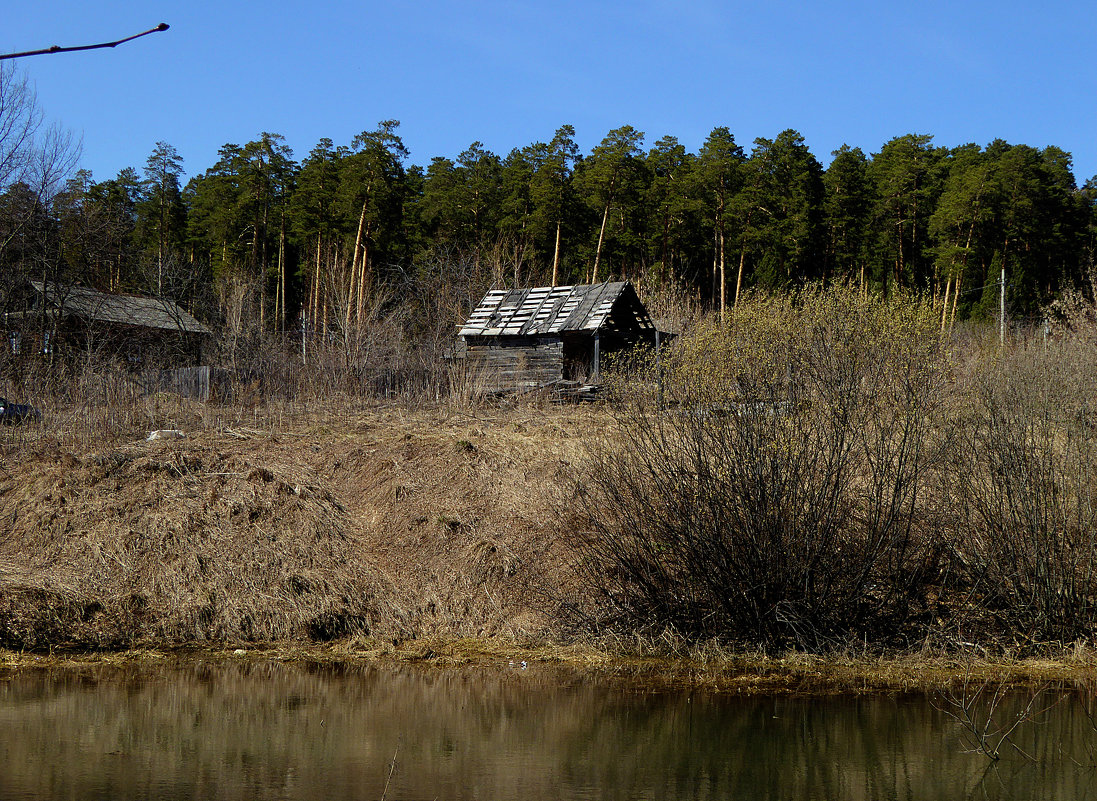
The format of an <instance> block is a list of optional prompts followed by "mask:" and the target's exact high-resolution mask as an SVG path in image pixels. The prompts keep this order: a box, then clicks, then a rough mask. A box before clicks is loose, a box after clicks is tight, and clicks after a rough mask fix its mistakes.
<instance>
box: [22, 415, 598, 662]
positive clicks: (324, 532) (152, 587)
mask: <svg viewBox="0 0 1097 801" xmlns="http://www.w3.org/2000/svg"><path fill="white" fill-rule="evenodd" d="M149 402H150V403H151V404H155V405H154V407H153V408H152V410H151V412H150V417H149V419H150V422H151V421H154V422H155V424H156V425H157V427H165V428H168V427H170V428H179V429H181V430H183V431H185V432H186V437H185V438H183V439H179V440H167V441H159V442H146V441H145V440H144V438H143V437H144V434H145V433H146V429H144V427H141V428H139V429H137V430H136V431H126V430H124V429H114V430H111V429H109V428H107V429H105V430H104V432H103V434H102V435H101V436H100V437H99V438H97V439H95V440H92V439H90V438H88V439H78V440H75V441H74V440H70V439H68V438H67V437H66V436H65V434H64V432H63V431H59V430H58V429H57V428H53V427H51V426H50V425H49V422H48V418H47V423H46V424H44V425H43V426H41V427H39V428H30V429H20V430H18V431H17V432H13V433H11V434H9V435H8V437H9V438H8V442H7V444H8V446H9V447H7V448H6V449H5V461H4V470H3V471H2V472H0V520H4V521H5V525H4V528H3V529H2V530H0V565H3V567H0V643H2V644H5V645H7V646H9V647H15V648H36V649H44V648H48V647H51V646H62V645H69V646H76V647H92V648H120V647H132V646H135V645H141V644H155V645H157V646H164V647H171V646H177V645H184V644H191V643H201V642H224V643H240V642H270V641H297V642H300V641H307V640H330V639H333V638H340V637H348V636H352V635H360V636H367V635H370V636H374V637H378V638H383V640H384V641H395V642H397V643H399V642H401V641H403V640H409V639H414V638H424V637H445V638H460V637H485V636H495V635H504V636H507V637H510V638H513V639H516V640H521V639H528V638H534V637H544V636H547V635H549V634H551V633H553V632H555V631H557V629H558V627H559V622H558V621H559V616H558V615H556V613H555V609H554V608H553V606H554V604H558V603H559V598H560V597H561V594H562V593H564V592H566V591H567V589H568V587H569V582H574V578H573V577H572V576H571V575H570V574H569V572H568V568H567V561H566V560H565V559H564V558H563V557H564V554H563V550H562V544H561V538H560V537H558V536H557V534H558V533H559V530H560V528H561V521H560V519H559V514H560V513H559V509H560V508H561V507H562V506H565V505H566V504H565V500H566V495H567V493H568V492H570V491H571V490H570V488H571V477H572V475H573V471H574V469H575V465H576V464H577V463H578V462H579V461H581V460H582V458H583V454H584V450H585V446H584V445H583V442H584V441H585V440H587V439H589V438H590V437H591V436H593V435H594V434H595V432H597V431H599V430H600V429H601V428H602V427H603V425H604V421H603V420H602V419H601V413H600V412H598V411H597V410H590V409H574V408H570V409H566V410H561V409H557V408H553V407H546V408H537V407H534V408H530V407H523V408H518V409H511V410H500V409H472V410H467V411H459V410H456V409H454V408H442V407H438V408H434V409H421V410H409V409H407V408H402V407H396V406H391V407H386V406H373V407H372V408H366V407H364V406H361V405H354V404H351V403H350V402H344V403H340V404H338V405H336V404H330V405H328V406H326V407H316V406H313V407H311V408H309V409H308V410H307V411H305V412H300V413H295V410H294V409H292V408H291V407H287V406H280V405H267V406H264V407H256V408H254V409H251V410H246V409H241V408H239V407H218V406H214V405H202V404H193V403H188V402H185V401H179V400H177V399H172V398H170V396H161V397H158V398H153V399H151V400H150V401H149ZM5 433H6V434H7V433H8V432H5ZM14 437H18V442H17V443H15V442H13V439H14ZM15 444H17V445H18V447H13V446H14V445H15Z"/></svg>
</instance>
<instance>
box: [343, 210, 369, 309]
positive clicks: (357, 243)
mask: <svg viewBox="0 0 1097 801" xmlns="http://www.w3.org/2000/svg"><path fill="white" fill-rule="evenodd" d="M367 197H368V195H367ZM365 226H366V203H362V213H361V214H360V215H358V233H357V234H356V235H355V237H354V258H353V259H352V260H351V263H350V289H349V292H348V294H347V319H346V327H347V330H350V316H351V311H352V310H353V309H354V307H355V302H356V301H355V296H354V293H355V292H356V291H357V281H356V279H357V277H358V254H359V252H360V251H361V250H362V229H364V228H365Z"/></svg>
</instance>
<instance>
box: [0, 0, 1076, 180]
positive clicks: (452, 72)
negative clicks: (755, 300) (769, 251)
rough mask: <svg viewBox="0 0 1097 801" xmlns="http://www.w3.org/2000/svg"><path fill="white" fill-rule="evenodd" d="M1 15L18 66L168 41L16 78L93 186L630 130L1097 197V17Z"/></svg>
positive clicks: (1050, 8) (902, 8) (846, 10)
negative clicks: (1050, 150) (220, 168)
mask: <svg viewBox="0 0 1097 801" xmlns="http://www.w3.org/2000/svg"><path fill="white" fill-rule="evenodd" d="M6 5H7V7H6V8H5V10H4V12H3V23H2V26H0V51H2V52H13V51H19V50H27V49H36V48H40V47H47V46H49V45H53V44H57V45H61V46H70V45H80V44H91V43H98V42H101V41H107V40H111V39H117V38H120V37H122V36H127V35H130V34H133V33H137V32H139V31H142V30H145V29H147V28H151V27H153V26H155V25H156V24H157V23H159V22H167V23H168V24H170V25H171V29H170V30H169V31H167V32H166V33H158V34H153V35H151V36H148V37H145V38H143V39H139V40H137V41H134V42H131V43H129V44H126V45H123V46H121V47H119V48H116V49H113V50H111V49H105V50H98V51H91V52H85V53H73V54H60V55H46V56H35V57H33V58H26V59H21V60H19V61H17V62H16V64H17V65H18V66H19V67H21V68H22V69H24V70H26V71H27V73H28V75H29V77H30V78H31V79H32V80H33V81H34V83H35V84H36V86H37V90H38V98H39V103H40V105H41V106H42V107H43V108H44V110H45V111H46V112H47V113H48V114H49V116H50V117H51V118H52V119H54V120H57V121H59V122H62V123H64V124H65V125H66V126H68V127H69V128H70V129H72V130H73V131H74V132H75V133H77V134H79V135H82V136H83V152H84V155H83V161H82V164H83V166H84V167H86V168H88V169H91V170H92V171H93V175H94V177H95V178H96V179H97V180H104V179H107V178H111V177H113V176H114V175H115V174H116V173H117V172H118V171H119V170H120V169H121V168H123V167H126V166H134V167H137V168H139V169H140V168H141V167H143V166H144V163H145V160H146V158H147V157H148V155H149V153H150V152H151V151H152V148H153V145H154V144H155V143H156V142H157V141H160V140H162V141H166V142H168V143H170V144H172V145H174V146H175V148H176V149H177V150H178V151H179V153H180V155H182V156H183V159H184V168H185V170H186V172H187V175H188V176H191V175H194V174H196V173H198V172H201V171H203V170H205V169H206V168H208V167H209V166H211V165H212V164H213V163H214V162H215V161H216V159H217V150H218V148H219V147H220V146H221V145H223V144H225V143H226V142H233V143H237V144H243V143H245V142H247V141H249V140H251V139H255V138H257V136H258V134H259V133H260V132H261V131H271V132H274V133H280V134H282V135H284V136H285V137H286V141H287V144H288V145H289V146H290V147H291V148H292V149H293V151H294V155H295V157H296V158H297V159H299V160H300V159H302V158H304V157H305V156H306V155H307V154H308V152H309V150H311V149H312V147H313V146H314V145H315V144H316V143H317V141H318V140H319V139H320V138H321V137H325V136H326V137H329V138H331V139H332V140H334V142H335V143H336V144H349V142H350V140H351V139H352V138H353V137H354V136H355V134H357V133H359V132H361V131H363V130H369V129H373V128H374V127H375V126H376V125H377V123H378V122H379V121H380V120H384V119H390V118H391V119H397V120H400V121H401V127H400V134H401V135H402V136H403V138H404V142H405V143H406V144H407V146H408V147H409V149H410V150H411V162H412V163H417V164H424V165H425V164H426V163H428V162H429V161H430V159H431V157H433V156H448V157H454V156H456V155H457V154H458V153H460V152H461V151H462V150H464V149H465V148H466V147H467V146H468V145H469V144H470V143H471V142H473V141H476V140H479V141H482V142H483V143H484V144H485V146H486V147H487V148H488V149H490V150H493V151H495V152H496V153H498V154H500V155H505V154H506V153H507V152H508V151H509V150H510V149H511V148H513V147H522V146H525V145H528V144H530V143H532V142H534V141H538V140H544V141H547V140H548V139H549V138H551V136H552V134H553V132H554V131H555V130H556V128H558V127H559V126H560V125H562V124H564V123H570V124H572V125H574V126H575V128H576V131H577V138H578V141H579V144H580V146H581V147H582V148H583V151H584V152H589V150H590V148H591V147H592V146H593V145H595V144H597V143H598V141H599V140H601V138H602V137H603V136H605V134H606V133H607V132H608V131H609V130H610V129H612V128H616V127H618V126H621V125H624V124H630V125H633V126H634V127H636V128H638V129H640V130H642V131H644V132H645V133H646V134H647V138H646V143H647V145H648V146H650V145H651V144H653V143H654V142H655V141H656V140H657V139H658V138H659V137H661V136H664V135H667V134H670V135H674V136H677V137H678V138H679V139H680V140H681V142H682V143H683V144H684V145H685V146H686V147H687V148H688V149H690V150H693V151H696V149H697V148H698V147H699V146H700V144H701V143H702V142H703V141H704V139H705V137H706V135H707V134H708V133H709V131H711V130H712V128H713V127H715V126H718V125H726V126H727V127H728V128H730V129H731V131H732V133H733V134H734V135H735V138H736V140H737V141H738V142H739V143H740V144H741V145H743V146H744V148H745V149H747V150H748V152H749V150H750V146H751V143H752V142H753V140H754V138H755V137H759V136H761V137H767V138H772V137H774V136H776V135H777V134H778V133H779V132H780V131H782V130H784V129H786V128H795V129H796V130H798V131H799V132H800V133H801V134H803V136H804V138H805V140H806V142H807V144H808V146H809V147H810V148H811V151H812V152H813V153H814V154H815V156H816V157H817V158H818V159H819V160H820V161H821V162H823V164H824V165H826V164H828V163H829V161H830V153H831V151H833V150H834V149H836V148H838V147H839V146H841V145H842V144H843V143H848V144H849V145H851V146H857V147H861V148H862V149H863V150H864V151H865V152H866V153H874V152H877V151H878V150H879V149H880V147H881V145H882V144H883V143H884V142H886V141H887V140H888V139H890V138H892V137H894V136H899V135H902V134H906V133H924V134H931V135H933V137H934V142H935V143H936V144H938V145H945V146H950V147H951V146H955V145H960V144H964V143H966V142H976V143H978V144H980V145H986V144H987V143H988V142H989V141H991V140H992V139H994V138H1002V139H1005V140H1007V141H1008V142H1011V143H1013V144H1028V145H1032V146H1034V147H1044V146H1047V145H1057V146H1059V147H1061V148H1063V149H1064V150H1067V151H1069V152H1070V153H1072V154H1073V156H1074V174H1075V176H1076V178H1077V179H1078V182H1079V184H1081V183H1083V182H1084V181H1085V180H1086V179H1088V178H1089V177H1091V176H1093V175H1094V174H1095V173H1097V137H1095V132H1097V59H1095V57H1094V42H1095V41H1097V2H1094V0H1085V1H1084V2H1082V1H1077V0H1065V1H1057V0H1052V2H1051V3H1048V4H1047V5H1046V6H1044V5H1043V4H1037V3H1035V2H1029V3H1022V2H1016V0H1003V1H999V2H989V1H988V0H977V1H976V2H964V0H950V1H948V2H945V1H942V0H928V2H917V3H915V2H897V3H888V2H880V0H873V2H860V1H859V0H833V1H832V2H826V3H824V2H814V1H810V0H800V1H797V0H770V1H769V2H757V1H755V2H749V3H748V2H717V1H716V0H685V1H684V2H669V1H666V0H642V1H641V2H631V3H629V2H618V3H612V2H601V0H582V2H573V0H562V1H560V0H558V1H557V2H536V3H534V2H525V1H524V0H513V1H512V2H505V3H504V2H496V1H495V0H493V1H492V2H475V0H466V1H465V2H453V0H433V1H432V2H420V3H403V2H387V3H369V2H363V3H352V2H346V1H345V0H337V1H336V2H311V3H290V2H281V1H280V0H271V1H270V2H265V3H241V2H232V0H222V2H218V3H213V2H208V0H187V1H186V2H176V1H175V0H169V1H168V2H157V3H150V2H147V0H146V2H113V1H111V0H105V1H104V0H101V1H100V2H88V1H87V0H81V2H72V1H65V2H53V1H52V0H39V2H37V3H29V2H24V3H16V2H14V1H12V2H9V3H7V4H6Z"/></svg>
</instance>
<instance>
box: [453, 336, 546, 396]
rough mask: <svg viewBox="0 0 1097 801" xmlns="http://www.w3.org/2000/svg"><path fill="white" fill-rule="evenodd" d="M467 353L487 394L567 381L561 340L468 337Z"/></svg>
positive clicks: (466, 343) (470, 365)
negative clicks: (565, 379)
mask: <svg viewBox="0 0 1097 801" xmlns="http://www.w3.org/2000/svg"><path fill="white" fill-rule="evenodd" d="M464 350H465V354H466V358H467V359H468V366H469V367H470V368H471V369H472V370H475V371H477V372H479V373H480V374H481V375H482V376H483V382H484V389H485V391H488V392H507V391H511V390H522V389H534V388H537V387H543V386H546V385H548V384H551V383H553V382H555V381H559V380H560V379H561V378H563V377H564V344H563V342H562V341H561V339H560V338H559V337H507V338H506V339H505V340H499V339H498V338H496V337H466V339H465V348H464Z"/></svg>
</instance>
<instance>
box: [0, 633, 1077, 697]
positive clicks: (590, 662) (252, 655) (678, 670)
mask: <svg viewBox="0 0 1097 801" xmlns="http://www.w3.org/2000/svg"><path fill="white" fill-rule="evenodd" d="M236 662H243V663H264V662H279V663H286V664H297V665H314V666H325V667H327V668H332V669H338V668H341V667H343V668H345V667H351V666H362V665H378V666H383V665H402V666H415V667H417V668H421V669H423V670H442V671H446V670H470V669H471V670H487V671H495V670H499V669H505V670H519V669H520V670H525V669H533V670H535V671H537V672H538V673H539V674H543V671H544V670H546V669H548V670H557V671H559V673H560V675H561V677H564V678H565V679H567V680H574V679H576V678H580V679H581V678H582V677H583V676H590V677H597V679H598V680H599V681H617V682H621V683H622V684H625V685H627V686H629V687H632V688H633V689H635V690H637V691H652V690H664V689H698V690H705V691H707V692H717V693H728V694H736V695H834V694H841V695H849V694H863V693H885V694H889V693H925V694H933V693H938V692H942V691H950V690H961V691H963V692H966V693H968V694H975V693H977V692H978V691H979V689H980V688H985V687H1014V688H1030V689H1031V688H1066V689H1078V688H1085V689H1087V690H1094V689H1097V652H1094V651H1091V650H1089V649H1083V648H1076V649H1073V650H1072V651H1070V652H1066V651H1064V652H1062V653H1061V654H1059V655H1058V656H1056V657H1049V658H1045V659H1006V658H1002V659H990V658H980V657H971V658H957V657H953V656H949V657H945V656H936V657H935V656H927V655H924V654H908V655H900V656H890V657H853V656H850V657H838V656H829V657H820V656H815V655H810V654H800V653H795V654H787V655H784V656H780V657H767V656H764V655H759V654H742V653H733V652H727V651H720V650H718V649H715V648H709V649H697V650H695V651H694V652H693V653H683V654H680V655H670V654H666V653H662V654H660V653H656V652H655V649H651V650H649V651H648V652H647V653H644V652H642V651H637V650H634V649H633V650H630V649H626V648H622V647H621V645H620V644H619V643H605V642H603V643H584V644H572V645H566V646H547V645H546V646H524V645H519V644H516V643H514V642H513V641H510V640H507V639H494V638H493V639H483V638H472V639H461V640H448V641H444V640H432V641H419V640H413V641H407V642H403V643H396V644H393V643H391V642H388V641H378V640H372V639H369V638H355V639H353V640H349V641H345V642H337V643H330V644H325V645H316V644H313V645H305V644H293V643H286V644H279V645H255V646H251V647H247V648H236V647H232V648H222V647H212V646H211V647H202V648H197V647H187V648H175V649H133V650H124V651H78V650H55V651H52V652H46V653H31V652H18V651H4V650H0V680H3V678H4V677H5V676H9V677H10V676H11V675H14V674H15V673H18V672H20V671H25V670H44V669H66V670H73V669H75V670H86V671H92V672H94V671H96V670H99V669H117V668H134V669H139V670H156V669H174V668H178V667H182V666H188V665H194V664H197V663H210V664H218V663H236Z"/></svg>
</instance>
